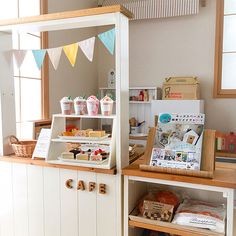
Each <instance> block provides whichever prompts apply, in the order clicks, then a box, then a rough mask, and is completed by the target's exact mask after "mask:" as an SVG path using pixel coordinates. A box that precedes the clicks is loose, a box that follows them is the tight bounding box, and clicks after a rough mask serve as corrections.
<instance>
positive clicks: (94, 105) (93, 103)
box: [86, 95, 99, 116]
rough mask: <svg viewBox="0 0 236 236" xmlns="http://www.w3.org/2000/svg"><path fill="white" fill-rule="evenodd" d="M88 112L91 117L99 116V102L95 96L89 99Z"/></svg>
mask: <svg viewBox="0 0 236 236" xmlns="http://www.w3.org/2000/svg"><path fill="white" fill-rule="evenodd" d="M86 102H87V110H88V114H89V116H96V115H97V114H98V108H99V100H98V99H97V97H95V96H93V95H92V96H90V97H88V99H87V101H86Z"/></svg>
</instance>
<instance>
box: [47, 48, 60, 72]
mask: <svg viewBox="0 0 236 236" xmlns="http://www.w3.org/2000/svg"><path fill="white" fill-rule="evenodd" d="M61 52H62V47H58V48H51V49H47V53H48V56H49V58H50V61H51V63H52V65H53V68H54V69H55V70H57V68H58V65H59V62H60V58H61Z"/></svg>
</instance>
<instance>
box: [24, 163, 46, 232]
mask: <svg viewBox="0 0 236 236" xmlns="http://www.w3.org/2000/svg"><path fill="white" fill-rule="evenodd" d="M27 170H28V171H27V176H28V208H29V235H30V236H31V235H33V236H42V235H44V212H43V211H44V201H43V167H39V166H31V165H28V166H27Z"/></svg>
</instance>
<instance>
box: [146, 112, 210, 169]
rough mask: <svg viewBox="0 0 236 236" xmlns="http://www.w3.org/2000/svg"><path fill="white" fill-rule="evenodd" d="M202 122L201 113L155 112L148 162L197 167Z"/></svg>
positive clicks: (172, 166)
mask: <svg viewBox="0 0 236 236" xmlns="http://www.w3.org/2000/svg"><path fill="white" fill-rule="evenodd" d="M204 122H205V115H204V114H168V113H161V114H159V118H158V127H157V145H156V146H155V147H154V148H153V150H152V157H151V161H150V165H151V166H161V167H171V168H180V169H191V170H200V165H201V152H202V140H203V131H204Z"/></svg>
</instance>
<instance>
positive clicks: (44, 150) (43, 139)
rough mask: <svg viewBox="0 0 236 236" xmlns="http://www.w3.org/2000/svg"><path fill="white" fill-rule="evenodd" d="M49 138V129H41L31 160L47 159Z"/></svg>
mask: <svg viewBox="0 0 236 236" xmlns="http://www.w3.org/2000/svg"><path fill="white" fill-rule="evenodd" d="M50 138H51V129H41V131H40V134H39V137H38V140H37V144H36V146H35V149H34V153H33V155H32V159H34V158H36V157H38V158H47V155H48V150H49V145H50Z"/></svg>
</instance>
